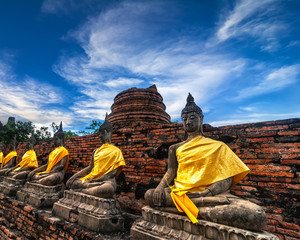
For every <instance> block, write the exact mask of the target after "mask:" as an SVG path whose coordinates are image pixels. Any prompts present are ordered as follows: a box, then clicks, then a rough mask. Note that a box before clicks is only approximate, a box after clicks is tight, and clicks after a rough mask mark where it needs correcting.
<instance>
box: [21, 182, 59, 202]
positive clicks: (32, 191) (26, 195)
mask: <svg viewBox="0 0 300 240" xmlns="http://www.w3.org/2000/svg"><path fill="white" fill-rule="evenodd" d="M63 190H64V185H63V184H58V185H55V186H44V185H41V184H37V183H30V182H27V183H26V184H25V187H24V188H22V189H20V190H19V191H18V192H17V194H16V197H17V199H18V200H19V201H22V202H25V203H29V204H30V205H32V206H35V207H37V208H51V207H52V206H53V203H55V202H57V201H58V200H59V199H60V198H61V197H62V196H63Z"/></svg>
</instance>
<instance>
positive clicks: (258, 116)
mask: <svg viewBox="0 0 300 240" xmlns="http://www.w3.org/2000/svg"><path fill="white" fill-rule="evenodd" d="M299 116H300V112H293V113H281V114H277V113H273V114H272V113H252V114H249V115H241V116H233V118H232V119H229V120H222V121H213V122H210V123H209V124H210V125H212V126H214V127H219V126H226V125H235V124H243V123H255V122H263V121H271V120H274V119H276V120H278V119H287V118H299Z"/></svg>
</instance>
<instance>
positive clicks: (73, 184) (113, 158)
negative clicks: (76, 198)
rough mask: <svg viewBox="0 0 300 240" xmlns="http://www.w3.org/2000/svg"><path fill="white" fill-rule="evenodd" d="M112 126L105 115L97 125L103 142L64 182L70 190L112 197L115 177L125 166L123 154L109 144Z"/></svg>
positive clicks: (114, 190)
mask: <svg viewBox="0 0 300 240" xmlns="http://www.w3.org/2000/svg"><path fill="white" fill-rule="evenodd" d="M111 136H112V126H111V124H110V122H109V121H108V118H107V115H106V118H105V121H104V123H103V124H102V125H101V126H100V127H99V137H100V140H101V142H102V143H103V144H102V146H101V147H99V148H98V149H96V150H94V152H93V154H92V157H91V161H90V164H89V166H88V167H86V168H84V169H82V170H81V171H79V172H78V173H76V174H74V175H73V176H72V177H71V178H70V179H69V180H68V181H67V183H66V185H67V187H68V188H69V189H70V190H73V191H77V192H82V193H85V194H88V195H93V196H96V197H101V198H112V197H113V196H114V194H115V192H116V187H117V185H116V177H117V176H118V175H119V174H120V172H121V171H122V168H123V167H124V166H125V161H124V158H123V154H122V152H121V150H120V149H119V148H117V147H116V146H114V145H112V144H111Z"/></svg>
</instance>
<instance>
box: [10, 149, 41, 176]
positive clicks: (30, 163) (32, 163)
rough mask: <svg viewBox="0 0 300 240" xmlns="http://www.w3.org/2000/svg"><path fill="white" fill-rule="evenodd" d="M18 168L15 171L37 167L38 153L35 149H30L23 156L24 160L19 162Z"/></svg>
mask: <svg viewBox="0 0 300 240" xmlns="http://www.w3.org/2000/svg"><path fill="white" fill-rule="evenodd" d="M18 166H19V167H18V168H16V169H15V170H14V171H18V170H20V169H22V168H26V167H30V168H37V167H38V161H37V158H36V154H35V151H34V150H28V151H27V152H26V153H25V154H24V155H23V157H22V161H21V162H20V163H19V164H18Z"/></svg>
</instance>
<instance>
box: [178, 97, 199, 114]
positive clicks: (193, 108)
mask: <svg viewBox="0 0 300 240" xmlns="http://www.w3.org/2000/svg"><path fill="white" fill-rule="evenodd" d="M190 112H196V113H198V114H199V115H200V116H202V117H203V112H202V110H201V108H200V107H198V106H197V105H196V103H195V101H194V97H193V96H192V94H190V93H189V95H188V97H187V99H186V105H185V107H184V109H182V111H181V116H182V114H184V113H190Z"/></svg>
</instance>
